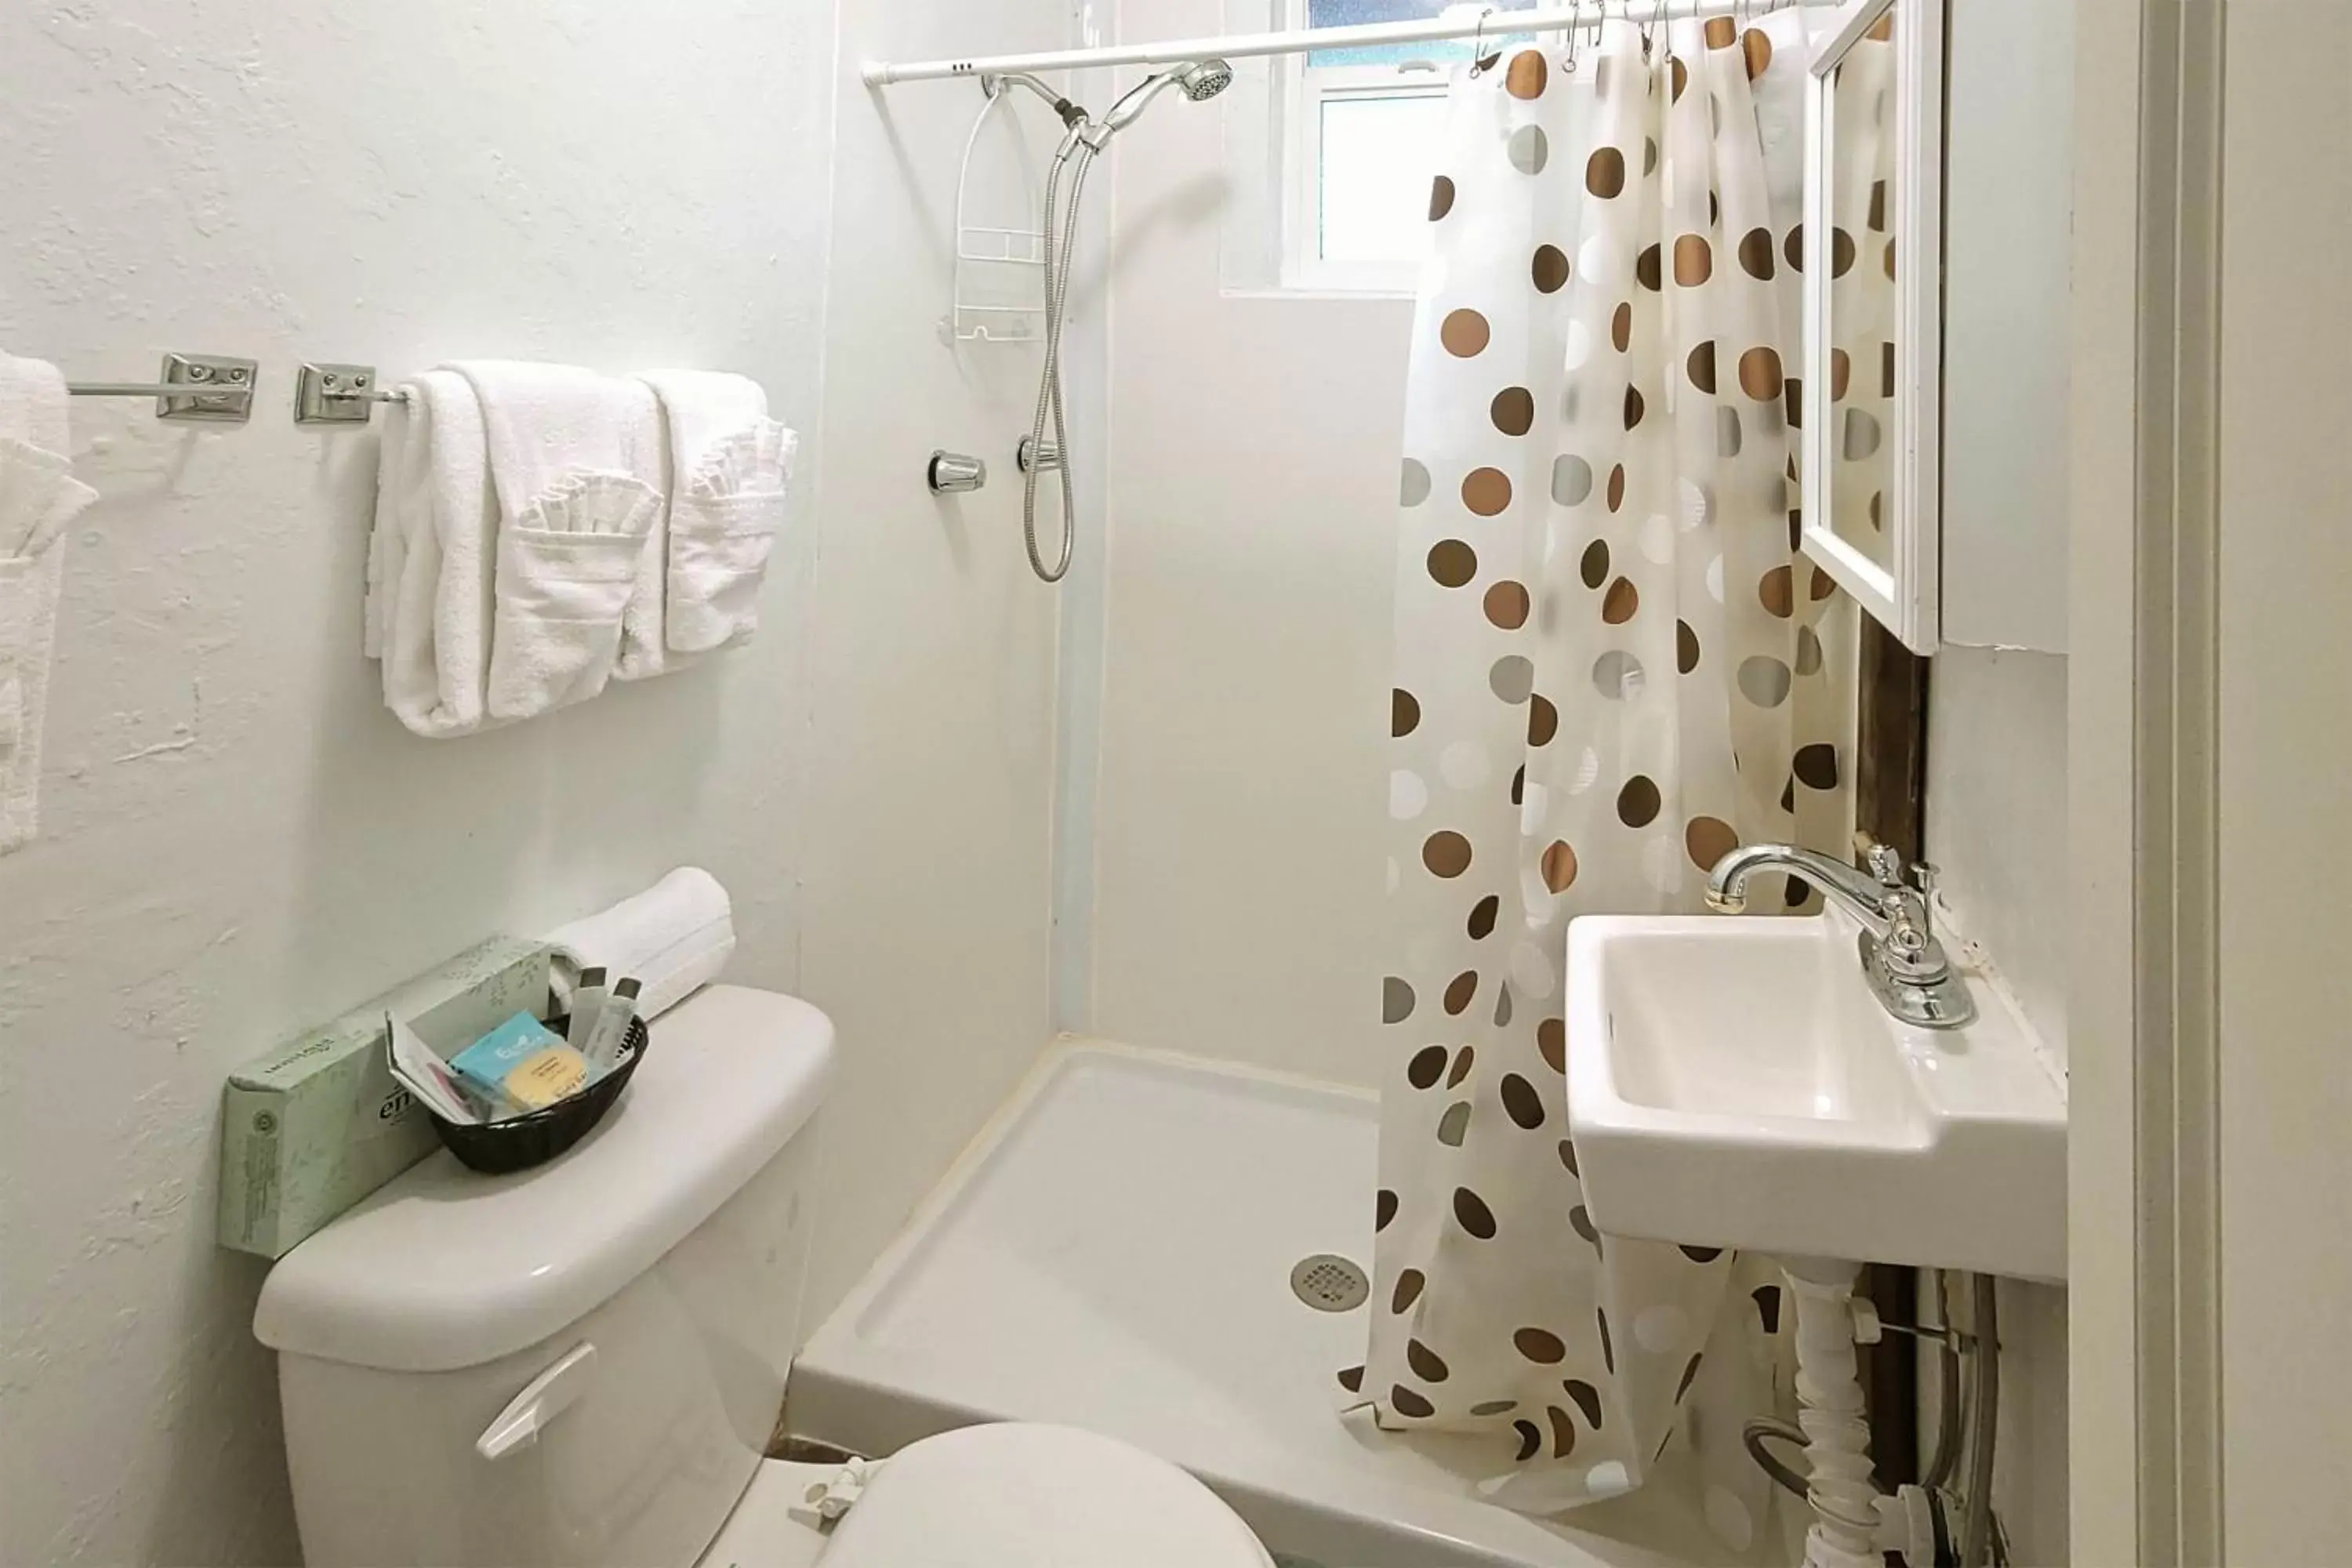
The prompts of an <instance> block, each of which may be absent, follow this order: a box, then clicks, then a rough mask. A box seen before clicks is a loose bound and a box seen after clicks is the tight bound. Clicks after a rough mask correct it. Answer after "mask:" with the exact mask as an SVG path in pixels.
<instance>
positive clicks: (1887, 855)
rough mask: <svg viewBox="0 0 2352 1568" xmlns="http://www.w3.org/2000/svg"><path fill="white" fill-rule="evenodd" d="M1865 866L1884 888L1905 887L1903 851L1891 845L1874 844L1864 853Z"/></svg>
mask: <svg viewBox="0 0 2352 1568" xmlns="http://www.w3.org/2000/svg"><path fill="white" fill-rule="evenodd" d="M1862 859H1863V864H1864V866H1865V867H1866V868H1869V871H1870V874H1871V875H1872V876H1874V877H1875V878H1877V879H1878V885H1879V886H1880V887H1882V888H1899V887H1901V886H1903V851H1901V850H1900V849H1897V848H1895V847H1894V846H1893V845H1891V844H1875V843H1874V844H1872V845H1871V846H1869V847H1868V848H1867V849H1866V850H1865V851H1864V855H1863V858H1862Z"/></svg>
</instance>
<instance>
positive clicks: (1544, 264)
mask: <svg viewBox="0 0 2352 1568" xmlns="http://www.w3.org/2000/svg"><path fill="white" fill-rule="evenodd" d="M1528 270H1529V271H1530V272H1531V273H1533V274H1534V277H1535V283H1536V289H1537V291H1538V292H1539V293H1544V294H1557V293H1559V291H1560V289H1563V288H1565V287H1566V286H1567V284H1568V252H1566V251H1565V250H1562V249H1561V248H1560V247H1559V246H1557V245H1538V246H1537V247H1536V254H1535V260H1534V261H1533V262H1531V263H1530V264H1529V267H1528Z"/></svg>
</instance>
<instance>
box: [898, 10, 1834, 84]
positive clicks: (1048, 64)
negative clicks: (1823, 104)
mask: <svg viewBox="0 0 2352 1568" xmlns="http://www.w3.org/2000/svg"><path fill="white" fill-rule="evenodd" d="M1830 3H1832V0H1588V3H1587V4H1584V5H1545V6H1538V8H1536V9H1534V10H1529V11H1503V10H1497V9H1494V8H1491V7H1490V8H1488V9H1486V10H1484V11H1481V12H1480V13H1478V14H1477V15H1476V16H1466V17H1465V16H1458V15H1456V16H1442V17H1439V18H1437V19H1436V20H1434V21H1429V22H1367V23H1363V24H1360V25H1359V26H1352V27H1300V28H1295V29H1293V30H1291V31H1289V32H1286V33H1235V34H1231V35H1229V36H1227V37H1219V38H1171V39H1168V40H1166V41H1164V42H1160V43H1155V44H1113V45H1110V46H1108V47H1104V48H1097V49H1055V50H1050V51H1047V52H1045V53H1043V54H1029V55H988V56H979V57H971V58H964V59H955V60H919V61H912V62H904V63H902V62H897V61H878V60H877V61H875V62H873V63H872V64H869V65H867V66H866V68H865V71H864V72H863V75H864V76H865V79H866V86H868V87H888V86H889V85H891V84H892V83H894V82H901V81H943V80H948V79H953V78H956V77H981V76H996V75H1000V74H1002V73H1003V72H1006V71H1051V70H1083V69H1086V68H1088V67H1091V66H1169V65H1181V64H1183V63H1185V62H1187V61H1191V60H1200V59H1208V58H1218V59H1227V60H1235V59H1250V58H1257V57H1260V56H1265V55H1298V54H1305V53H1307V51H1308V50H1310V49H1349V48H1365V47H1373V46H1377V45H1381V44H1426V43H1435V42H1437V41H1439V40H1440V39H1444V38H1468V37H1478V36H1479V35H1481V34H1483V33H1486V32H1488V31H1492V32H1495V33H1496V34H1500V35H1507V34H1517V33H1548V32H1557V31H1559V30H1560V29H1562V28H1565V27H1570V26H1591V24H1593V23H1594V22H1598V21H1601V20H1604V19H1612V18H1613V19H1616V20H1619V21H1627V22H1639V23H1643V24H1645V25H1646V24H1653V23H1657V22H1674V21H1683V20H1686V19H1691V18H1696V17H1700V16H1738V17H1748V16H1767V15H1769V14H1770V13H1772V12H1774V11H1780V10H1785V9H1787V8H1788V7H1789V6H1790V5H1791V4H1801V5H1822V4H1830ZM1449 9H1453V10H1458V9H1459V7H1449Z"/></svg>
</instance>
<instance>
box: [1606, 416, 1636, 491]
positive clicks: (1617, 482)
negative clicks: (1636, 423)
mask: <svg viewBox="0 0 2352 1568" xmlns="http://www.w3.org/2000/svg"><path fill="white" fill-rule="evenodd" d="M1625 390H1626V391H1627V392H1629V393H1630V392H1631V391H1633V388H1631V387H1627V388H1626V389H1625ZM1628 428H1631V426H1628ZM1624 504H1625V465H1624V464H1622V463H1620V464H1618V465H1617V466H1616V467H1615V468H1612V469H1610V470H1609V510H1611V511H1615V510H1617V509H1618V508H1620V507H1622V506H1623V505H1624Z"/></svg>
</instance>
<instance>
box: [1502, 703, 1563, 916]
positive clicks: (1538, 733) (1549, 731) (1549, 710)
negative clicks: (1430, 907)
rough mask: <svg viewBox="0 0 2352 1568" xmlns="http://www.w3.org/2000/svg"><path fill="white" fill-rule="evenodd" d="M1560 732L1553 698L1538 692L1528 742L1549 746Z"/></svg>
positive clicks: (1530, 710) (1531, 707)
mask: <svg viewBox="0 0 2352 1568" xmlns="http://www.w3.org/2000/svg"><path fill="white" fill-rule="evenodd" d="M1557 734H1559V709H1557V708H1555V707H1553V706H1552V705H1551V699H1549V698H1548V697H1546V696H1545V695H1544V694H1543V693H1542V692H1540V691H1538V692H1537V693H1536V694H1535V695H1534V696H1533V697H1530V698H1529V699H1528V745H1530V746H1549V745H1550V744H1551V739H1552V737H1553V736H1554V735H1557ZM1490 923H1491V922H1490Z"/></svg>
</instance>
